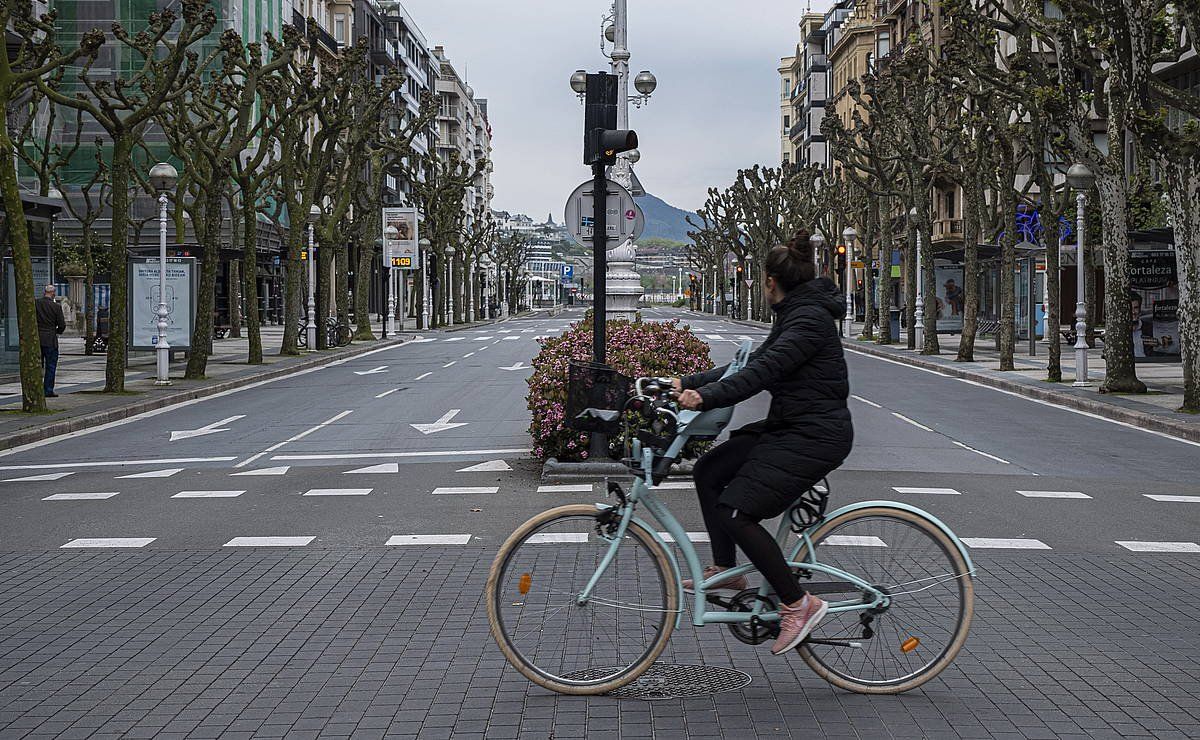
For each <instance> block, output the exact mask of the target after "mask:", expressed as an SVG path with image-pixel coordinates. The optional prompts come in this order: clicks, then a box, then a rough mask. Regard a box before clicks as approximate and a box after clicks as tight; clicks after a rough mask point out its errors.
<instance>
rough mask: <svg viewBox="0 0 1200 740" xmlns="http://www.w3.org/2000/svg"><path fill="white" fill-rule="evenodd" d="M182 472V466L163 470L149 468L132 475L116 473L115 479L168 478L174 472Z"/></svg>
mask: <svg viewBox="0 0 1200 740" xmlns="http://www.w3.org/2000/svg"><path fill="white" fill-rule="evenodd" d="M181 472H183V468H166V469H164V470H149V471H147V472H145V473H134V474H132V475H118V476H117V477H116V478H115V480H126V479H129V478H170V477H171V476H172V475H175V474H176V473H181Z"/></svg>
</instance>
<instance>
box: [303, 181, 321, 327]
mask: <svg viewBox="0 0 1200 740" xmlns="http://www.w3.org/2000/svg"><path fill="white" fill-rule="evenodd" d="M320 220H321V207H320V206H318V205H317V204H315V203H314V204H313V205H312V207H311V208H309V209H308V323H307V324H306V325H305V327H304V338H305V339H307V340H308V349H309V350H310V351H311V350H315V349H316V348H317V299H316V283H317V241H316V237H315V236H314V235H313V227H314V226H315V224H316V223H317V222H318V221H320Z"/></svg>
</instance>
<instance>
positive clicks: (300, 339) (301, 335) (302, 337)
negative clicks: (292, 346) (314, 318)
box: [296, 325, 308, 348]
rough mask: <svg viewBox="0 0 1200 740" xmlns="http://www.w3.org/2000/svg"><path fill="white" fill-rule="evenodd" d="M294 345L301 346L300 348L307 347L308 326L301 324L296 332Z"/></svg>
mask: <svg viewBox="0 0 1200 740" xmlns="http://www.w3.org/2000/svg"><path fill="white" fill-rule="evenodd" d="M296 346H297V347H301V348H304V347H308V327H307V326H303V325H301V326H300V331H299V332H298V333H297V334H296Z"/></svg>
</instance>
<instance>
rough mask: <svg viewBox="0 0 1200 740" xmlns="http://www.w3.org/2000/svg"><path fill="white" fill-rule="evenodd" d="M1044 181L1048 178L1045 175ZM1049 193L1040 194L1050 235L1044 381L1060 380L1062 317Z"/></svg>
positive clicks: (1054, 219) (1058, 245)
mask: <svg viewBox="0 0 1200 740" xmlns="http://www.w3.org/2000/svg"><path fill="white" fill-rule="evenodd" d="M1046 179H1047V180H1048V179H1049V178H1046ZM1052 199H1053V195H1049V194H1048V195H1045V196H1043V197H1042V207H1043V208H1047V207H1048V208H1049V210H1050V212H1049V213H1042V214H1040V215H1041V217H1042V223H1049V224H1052V226H1050V227H1048V228H1047V229H1046V231H1045V233H1046V234H1047V235H1048V236H1050V237H1052V239H1051V240H1048V241H1047V242H1046V332H1045V334H1046V344H1047V353H1048V355H1049V358H1048V359H1047V361H1046V380H1048V381H1050V382H1051V383H1061V382H1062V344H1061V343H1060V342H1059V338H1060V336H1061V335H1060V334H1059V328H1060V326H1061V324H1062V317H1061V316H1060V315H1059V314H1060V311H1059V304H1060V302H1061V300H1060V299H1061V295H1060V294H1061V289H1060V285H1059V278H1060V277H1061V276H1062V273H1061V271H1060V269H1059V261H1058V260H1059V251H1060V249H1061V247H1062V239H1061V237H1060V236H1059V216H1060V214H1059V213H1058V212H1057V210H1056V209H1055V208H1054V207H1053V203H1052Z"/></svg>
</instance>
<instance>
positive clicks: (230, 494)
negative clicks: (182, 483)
mask: <svg viewBox="0 0 1200 740" xmlns="http://www.w3.org/2000/svg"><path fill="white" fill-rule="evenodd" d="M243 493H245V491H180V492H179V493H177V494H175V495H174V496H172V497H171V498H237V497H238V496H241V495H242V494H243Z"/></svg>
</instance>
